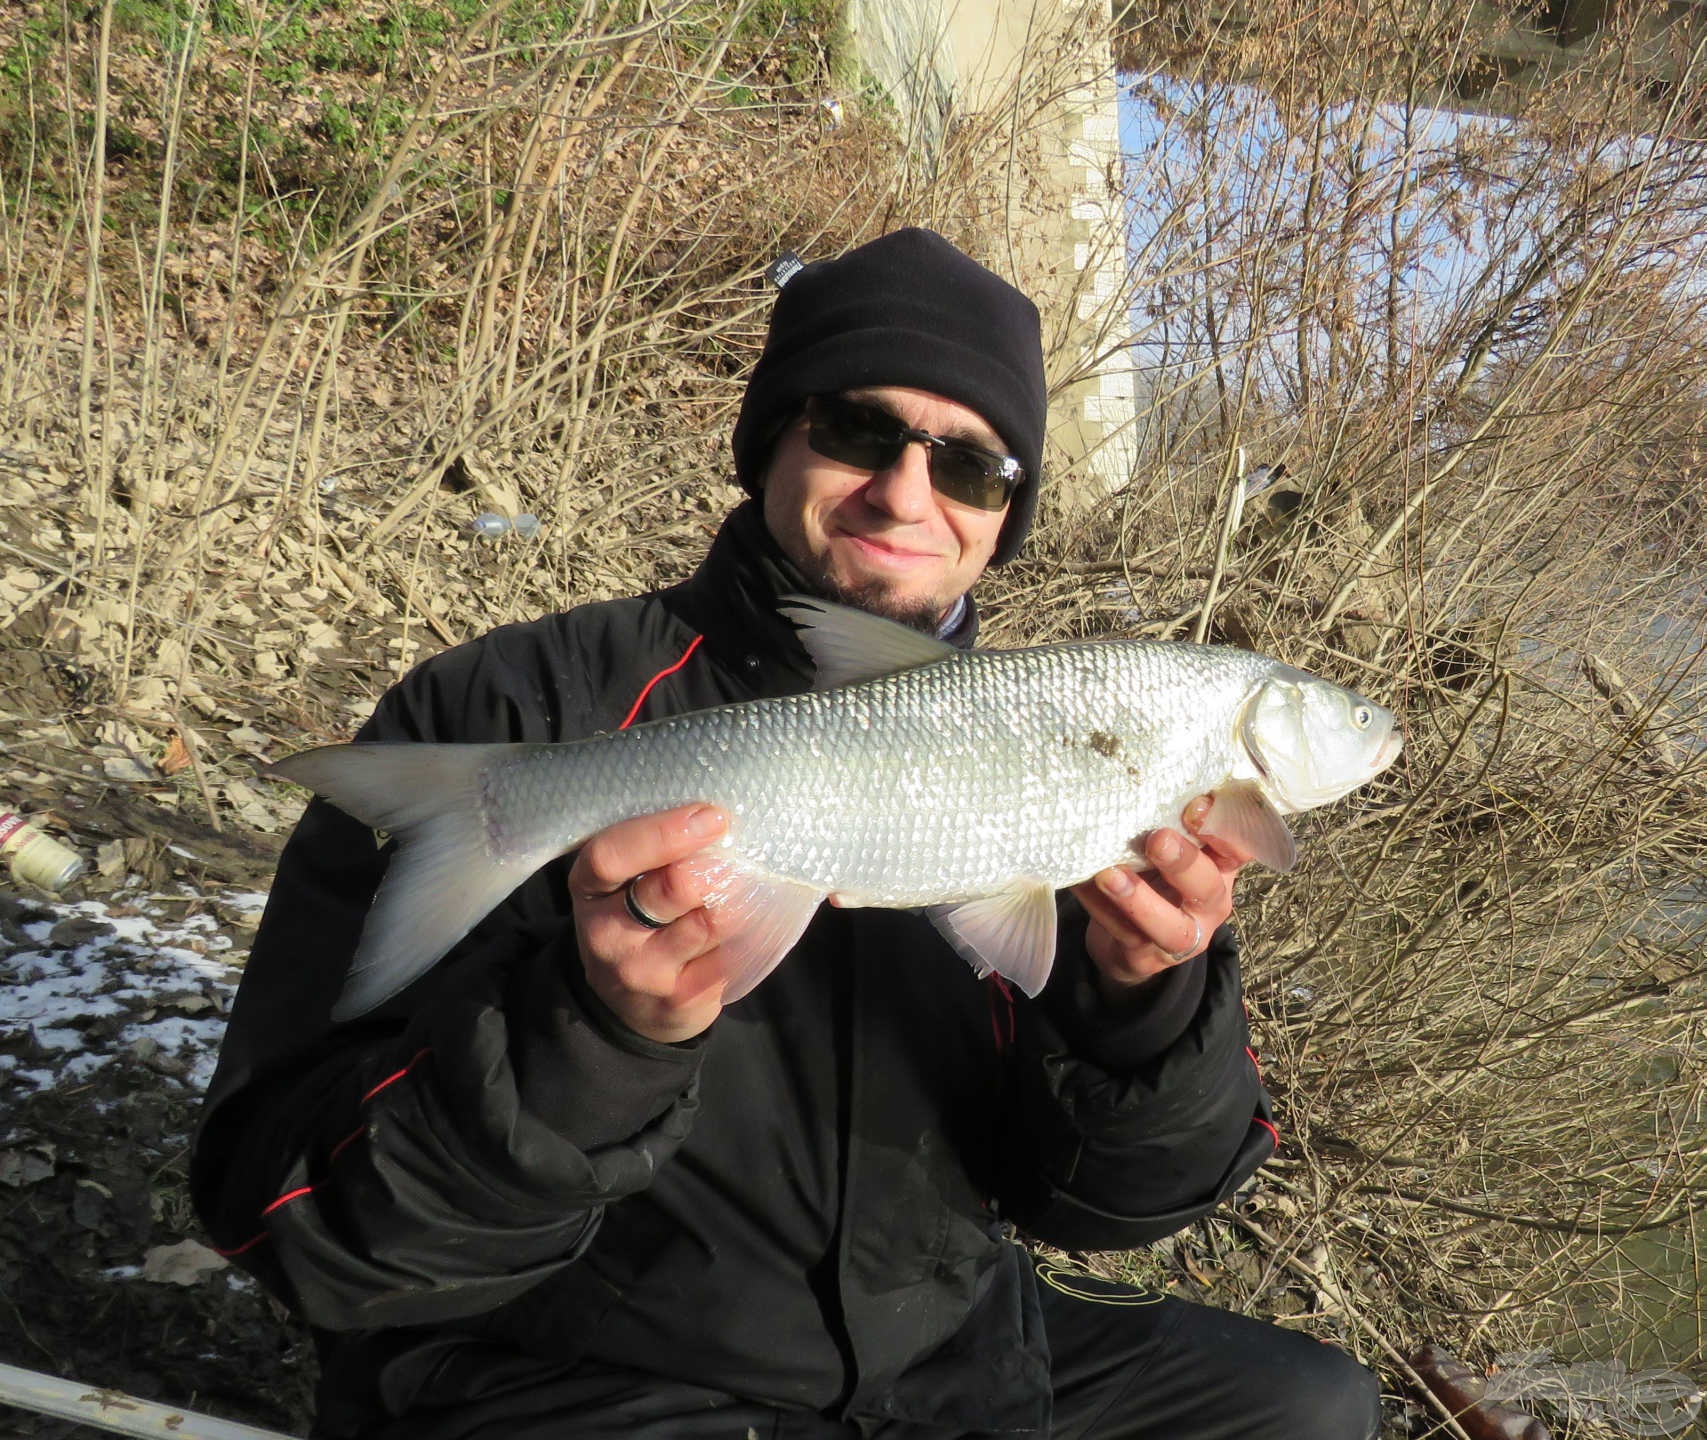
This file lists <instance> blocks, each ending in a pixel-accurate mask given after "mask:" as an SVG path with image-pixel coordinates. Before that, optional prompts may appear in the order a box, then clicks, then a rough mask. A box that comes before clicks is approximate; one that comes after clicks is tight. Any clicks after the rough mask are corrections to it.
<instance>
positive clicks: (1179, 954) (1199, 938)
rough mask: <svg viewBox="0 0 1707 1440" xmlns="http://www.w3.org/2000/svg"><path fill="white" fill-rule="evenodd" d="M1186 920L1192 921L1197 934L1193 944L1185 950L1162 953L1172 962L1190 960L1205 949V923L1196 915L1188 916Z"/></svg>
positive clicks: (1193, 938) (1194, 936)
mask: <svg viewBox="0 0 1707 1440" xmlns="http://www.w3.org/2000/svg"><path fill="white" fill-rule="evenodd" d="M1186 918H1187V919H1188V920H1190V921H1191V924H1192V928H1193V929H1194V930H1195V931H1196V932H1197V933H1196V934H1195V935H1193V936H1192V937H1191V944H1189V945H1187V946H1186V947H1185V949H1183V950H1164V951H1162V954H1164V955H1166V956H1167V957H1168V958H1169V959H1170V960H1189V959H1191V957H1192V956H1193V955H1195V954H1197V952H1198V951H1199V950H1201V949H1202V948H1203V922H1202V921H1201V920H1199V919H1198V918H1197V916H1195V915H1188V916H1187V917H1186Z"/></svg>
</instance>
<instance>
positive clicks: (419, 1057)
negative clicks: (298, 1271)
mask: <svg viewBox="0 0 1707 1440" xmlns="http://www.w3.org/2000/svg"><path fill="white" fill-rule="evenodd" d="M432 1053H433V1052H432V1049H431V1047H428V1048H426V1049H422V1050H417V1051H416V1052H415V1054H414V1056H413V1057H412V1058H411V1059H410V1061H409V1063H408V1064H407V1065H405V1066H404V1067H403V1068H402V1069H401V1070H394V1071H392V1073H391V1074H389V1075H387V1076H386V1077H385V1079H383V1080H381V1081H380V1082H379V1084H377V1085H375V1086H374V1087H373V1088H372V1089H371V1090H369V1091H368V1092H367V1093H366V1094H365V1095H363V1096H362V1098H361V1099H360V1100H358V1101H356V1108H357V1109H358V1110H359V1109H360V1108H361V1107H362V1106H363V1105H366V1104H367V1102H368V1101H369V1100H371V1099H373V1097H374V1096H375V1095H377V1094H379V1092H380V1091H381V1090H383V1089H385V1087H386V1086H388V1085H392V1084H395V1083H396V1082H397V1081H399V1080H401V1079H402V1078H403V1077H404V1076H405V1075H407V1074H408V1073H409V1072H410V1071H411V1070H413V1069H414V1068H415V1067H416V1066H417V1065H419V1064H420V1063H421V1062H422V1061H423V1060H425V1059H426V1058H427V1056H429V1055H431V1054H432ZM365 1134H367V1125H366V1124H365V1123H364V1124H361V1125H358V1126H356V1128H355V1129H354V1130H352V1131H350V1133H349V1134H348V1135H346V1136H345V1137H344V1138H343V1139H342V1140H340V1141H339V1142H338V1143H337V1144H336V1145H334V1146H333V1147H332V1152H331V1154H329V1155H328V1156H327V1157H326V1163H327V1165H328V1166H330V1165H331V1164H332V1162H333V1161H335V1160H336V1159H337V1158H338V1157H339V1156H340V1155H342V1154H343V1153H344V1150H345V1148H346V1147H347V1146H348V1145H349V1144H350V1142H351V1141H353V1140H357V1139H359V1138H360V1137H361V1136H363V1135H365ZM313 1193H314V1186H312V1185H299V1186H297V1188H296V1189H294V1190H287V1191H285V1193H284V1194H283V1195H281V1196H279V1197H278V1199H276V1200H274V1201H273V1202H272V1203H271V1204H269V1205H268V1206H267V1207H266V1208H265V1209H264V1210H262V1211H261V1218H262V1219H263V1220H264V1219H266V1218H267V1216H269V1215H271V1214H272V1213H273V1211H275V1210H277V1209H278V1208H279V1207H280V1206H281V1205H288V1204H289V1203H290V1202H291V1201H292V1200H300V1199H301V1198H302V1197H303V1196H304V1195H312V1194H313ZM268 1238H269V1232H268V1231H266V1230H262V1231H260V1232H259V1233H258V1234H255V1235H251V1236H250V1237H249V1238H248V1239H247V1240H245V1241H244V1242H243V1243H242V1244H241V1245H236V1246H233V1247H232V1248H231V1249H229V1250H226V1249H222V1248H221V1247H219V1246H218V1245H215V1246H214V1247H213V1250H214V1254H216V1255H223V1256H225V1258H226V1259H227V1260H230V1259H234V1258H235V1257H236V1256H238V1255H241V1254H242V1253H243V1252H244V1251H245V1250H248V1249H251V1248H252V1247H254V1246H256V1245H259V1244H260V1243H261V1241H263V1240H266V1239H268Z"/></svg>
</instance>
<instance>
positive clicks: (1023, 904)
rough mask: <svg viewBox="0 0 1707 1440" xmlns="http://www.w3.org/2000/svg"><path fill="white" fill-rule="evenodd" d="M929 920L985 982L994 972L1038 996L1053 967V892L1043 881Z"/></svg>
mask: <svg viewBox="0 0 1707 1440" xmlns="http://www.w3.org/2000/svg"><path fill="white" fill-rule="evenodd" d="M925 914H926V915H928V916H930V919H931V923H932V924H933V925H935V926H936V928H937V929H938V930H939V931H941V932H942V936H943V938H944V939H945V940H947V941H948V943H949V944H950V945H952V946H953V947H954V949H955V952H956V953H957V954H958V955H959V956H960V957H961V959H963V960H965V961H966V963H967V964H968V965H970V966H971V967H972V969H973V971H974V972H975V973H976V974H977V975H978V976H979V978H980V979H981V978H983V977H984V976H985V975H988V974H989V973H990V972H991V971H992V970H993V971H995V972H996V974H998V975H1001V976H1003V977H1004V978H1006V979H1008V980H1011V981H1013V983H1014V984H1015V985H1017V986H1019V988H1020V989H1021V990H1023V991H1025V993H1026V994H1027V995H1036V994H1037V992H1038V991H1040V990H1041V989H1042V988H1043V984H1044V981H1046V980H1048V978H1049V970H1050V967H1051V966H1052V965H1054V963H1055V892H1054V891H1053V890H1051V889H1050V888H1049V887H1048V886H1047V885H1045V884H1043V883H1041V882H1040V881H1033V882H1025V883H1021V884H1019V885H1016V886H1015V887H1013V888H1012V889H1010V890H1004V891H1002V893H1001V894H999V895H989V896H986V897H985V898H984V899H982V900H966V901H963V902H962V903H960V904H958V905H932V906H930V907H928V908H927V909H926V911H925Z"/></svg>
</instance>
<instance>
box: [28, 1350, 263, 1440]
mask: <svg viewBox="0 0 1707 1440" xmlns="http://www.w3.org/2000/svg"><path fill="white" fill-rule="evenodd" d="M3 1405H11V1406H14V1407H16V1408H17V1409H20V1410H33V1411H35V1412H36V1413H37V1414H38V1415H57V1416H59V1417H60V1418H61V1419H63V1420H74V1421H76V1422H77V1423H78V1424H80V1425H88V1426H92V1427H93V1428H94V1429H97V1430H110V1431H113V1432H115V1433H117V1434H120V1435H145V1436H149V1437H152V1440H293V1437H292V1436H289V1435H286V1434H284V1433H283V1432H282V1431H278V1430H258V1429H256V1428H255V1427H254V1426H253V1425H244V1424H241V1423H239V1422H238V1421H236V1420H221V1419H219V1417H218V1416H215V1415H202V1414H199V1413H197V1412H196V1411H194V1410H186V1409H184V1408H183V1407H182V1406H180V1405H160V1404H157V1403H156V1402H155V1401H153V1400H143V1399H140V1398H138V1397H137V1396H135V1395H126V1394H125V1393H124V1392H123V1391H120V1390H107V1389H103V1388H102V1387H101V1386H99V1385H85V1384H84V1383H83V1382H82V1381H79V1380H65V1379H62V1378H61V1377H60V1376H58V1375H44V1374H42V1373H41V1372H40V1371H38V1370H24V1369H21V1368H20V1367H18V1366H16V1365H5V1364H0V1406H3Z"/></svg>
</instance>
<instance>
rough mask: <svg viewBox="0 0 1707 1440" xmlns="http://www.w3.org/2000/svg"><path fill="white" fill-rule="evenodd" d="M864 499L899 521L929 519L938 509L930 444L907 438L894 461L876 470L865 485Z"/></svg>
mask: <svg viewBox="0 0 1707 1440" xmlns="http://www.w3.org/2000/svg"><path fill="white" fill-rule="evenodd" d="M865 498H866V501H867V503H868V504H871V505H873V506H875V507H876V508H877V509H879V510H882V511H884V512H885V513H886V514H888V515H890V516H892V517H894V518H895V519H896V520H901V521H906V522H909V523H913V522H917V521H921V520H928V519H929V518H930V516H931V513H932V511H933V510H934V509H935V508H936V497H935V494H934V492H933V491H932V490H931V468H930V451H929V449H928V447H926V446H925V445H923V444H922V443H920V442H919V441H916V440H910V441H908V442H907V444H906V445H904V446H903V447H902V449H901V453H900V454H899V455H898V456H896V457H895V461H894V463H893V464H891V465H888V466H885V467H884V468H883V469H882V470H878V471H874V472H873V474H872V477H871V479H870V480H869V481H868V482H867V483H866V486H865Z"/></svg>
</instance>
